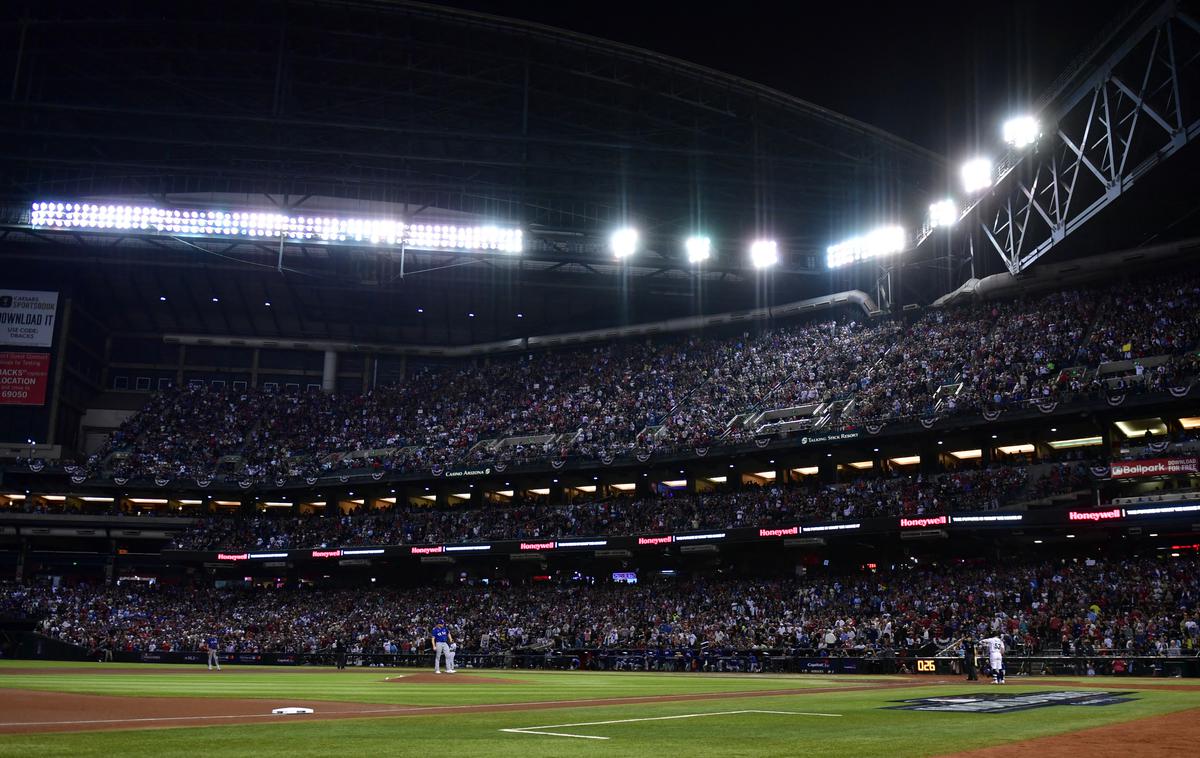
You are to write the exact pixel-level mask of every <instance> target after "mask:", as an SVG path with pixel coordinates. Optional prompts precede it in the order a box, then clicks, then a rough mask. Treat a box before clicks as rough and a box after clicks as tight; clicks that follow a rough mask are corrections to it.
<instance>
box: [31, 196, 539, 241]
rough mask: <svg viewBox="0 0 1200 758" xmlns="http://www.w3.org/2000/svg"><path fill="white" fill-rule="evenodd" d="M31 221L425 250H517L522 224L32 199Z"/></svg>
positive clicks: (57, 225) (75, 226)
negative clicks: (469, 223) (516, 226)
mask: <svg viewBox="0 0 1200 758" xmlns="http://www.w3.org/2000/svg"><path fill="white" fill-rule="evenodd" d="M29 223H30V225H31V226H36V227H43V228H48V229H85V230H96V231H113V232H118V231H120V232H140V233H143V234H161V235H165V236H190V237H209V236H213V237H243V238H249V239H262V238H264V237H265V238H276V239H278V238H283V239H288V240H292V241H308V242H314V243H325V244H339V243H340V244H349V245H353V244H371V245H404V246H406V247H409V248H417V249H423V250H471V251H476V250H478V251H498V252H504V253H519V252H521V251H522V249H523V247H524V242H523V233H522V231H521V230H520V229H505V228H501V227H497V226H455V225H450V224H406V223H404V222H403V221H396V220H393V219H356V218H332V217H318V216H288V215H285V214H282V213H253V212H241V211H236V212H227V211H206V210H195V211H190V210H178V209H172V208H156V207H152V206H130V205H94V204H92V203H48V202H38V203H34V204H33V205H32V207H31V208H30V213H29Z"/></svg>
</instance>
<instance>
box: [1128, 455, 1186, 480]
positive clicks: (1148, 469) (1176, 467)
mask: <svg viewBox="0 0 1200 758" xmlns="http://www.w3.org/2000/svg"><path fill="white" fill-rule="evenodd" d="M1198 464H1200V460H1198V459H1197V458H1195V457H1192V458H1148V459H1145V460H1140V461H1117V462H1114V463H1112V464H1110V465H1109V476H1111V477H1112V478H1113V479H1126V478H1133V477H1141V476H1162V475H1163V474H1195V473H1197V472H1198V471H1200V465H1198Z"/></svg>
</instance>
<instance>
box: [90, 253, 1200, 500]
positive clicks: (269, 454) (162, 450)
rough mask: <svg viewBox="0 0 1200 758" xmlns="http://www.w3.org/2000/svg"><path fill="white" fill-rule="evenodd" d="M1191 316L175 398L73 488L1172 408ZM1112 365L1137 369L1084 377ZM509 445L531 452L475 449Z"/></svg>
mask: <svg viewBox="0 0 1200 758" xmlns="http://www.w3.org/2000/svg"><path fill="white" fill-rule="evenodd" d="M1198 305H1200V279H1198V278H1197V277H1195V276H1185V277H1183V278H1182V279H1180V277H1178V276H1176V277H1175V278H1174V279H1163V278H1158V279H1150V280H1145V281H1141V282H1138V283H1135V284H1124V285H1123V286H1121V287H1112V288H1107V289H1086V290H1068V291H1061V292H1054V293H1051V294H1048V295H1043V296H1039V297H1033V298H1026V299H1019V300H1011V301H999V302H994V303H986V302H982V303H981V302H977V303H973V304H969V305H965V306H960V307H952V308H936V309H930V310H927V311H925V312H923V313H922V314H920V315H918V316H916V317H914V318H908V317H898V318H894V319H892V318H887V319H878V320H874V321H870V322H865V323H864V322H860V321H848V320H842V321H836V320H835V321H822V322H817V323H807V324H799V325H791V326H786V327H780V328H774V329H769V330H766V331H762V332H760V333H756V334H748V333H747V334H741V335H734V336H728V335H727V336H719V335H709V336H697V335H692V336H686V337H671V338H661V339H653V340H650V339H644V340H632V341H623V342H614V343H608V344H604V345H597V346H593V347H588V348H574V349H567V350H561V351H551V352H542V353H536V354H527V355H520V356H517V357H497V358H494V359H487V360H482V361H478V362H476V363H473V364H471V365H469V366H464V365H455V366H443V367H439V368H425V369H419V370H415V371H413V372H412V373H410V375H409V376H407V377H405V379H404V381H403V382H401V383H399V384H397V385H393V386H381V387H377V388H375V389H374V390H372V391H371V392H368V393H366V394H362V395H337V394H323V393H320V392H305V393H295V394H291V393H272V392H264V391H260V390H241V391H227V390H223V389H222V390H215V389H208V388H205V387H192V386H188V387H181V388H178V389H174V390H170V391H167V392H164V393H160V394H157V395H155V396H153V397H152V398H151V400H150V401H149V403H148V404H147V406H146V407H145V408H144V409H143V410H142V411H141V412H139V413H138V414H136V415H134V416H133V417H132V418H131V419H129V420H128V421H127V422H126V423H125V424H124V425H123V426H122V427H121V428H120V430H119V431H118V432H116V433H115V434H114V435H113V436H112V439H111V440H110V442H109V443H108V445H106V446H105V448H104V449H103V450H101V451H100V452H99V453H97V454H96V455H95V456H93V457H92V459H91V460H90V461H89V463H88V465H87V471H88V472H89V473H91V474H94V475H96V474H100V473H102V472H104V471H105V469H107V472H108V473H113V474H115V475H116V476H125V477H132V476H157V477H168V478H170V477H183V476H189V477H190V476H204V475H208V474H212V473H214V472H217V471H218V470H219V469H221V467H222V466H224V467H225V468H226V469H227V471H226V473H228V474H229V475H231V476H237V477H249V478H253V479H271V478H279V477H292V476H306V477H307V476H315V475H318V474H321V473H327V472H331V471H338V472H341V471H356V470H357V471H361V470H368V471H371V472H379V471H414V470H430V469H433V468H436V467H450V466H454V465H467V464H473V463H487V462H493V461H501V462H522V461H526V460H530V459H541V460H545V459H562V458H566V457H568V456H586V457H591V458H607V457H608V456H616V455H622V454H627V453H630V452H632V451H637V450H644V449H645V450H648V449H654V448H694V447H706V446H708V445H712V444H721V443H724V442H731V441H736V440H740V439H744V438H745V437H747V436H749V435H752V434H754V432H755V430H754V429H752V428H747V427H745V426H739V424H738V423H736V422H735V420H736V419H738V418H741V419H742V420H743V421H744V420H745V417H744V416H741V414H747V413H748V412H750V411H755V410H767V409H772V408H781V407H791V406H795V405H804V404H818V405H820V404H827V405H828V407H829V408H834V410H833V411H831V412H830V416H829V418H828V423H829V424H830V425H831V426H833V427H836V426H837V425H844V424H859V423H864V422H879V421H891V420H911V419H914V418H917V417H928V416H935V415H951V414H955V413H961V412H966V411H980V410H984V411H994V410H1002V409H1004V408H1008V407H1013V406H1016V405H1020V404H1022V403H1026V402H1030V401H1039V402H1040V401H1057V400H1061V399H1066V398H1069V397H1071V396H1074V395H1077V394H1080V393H1089V392H1090V393H1105V392H1106V393H1112V392H1125V391H1131V390H1162V389H1170V388H1174V387H1178V386H1182V385H1186V384H1188V383H1190V382H1191V381H1193V380H1194V379H1195V377H1196V376H1197V374H1200V362H1198V360H1197V356H1196V355H1195V353H1194V352H1193V349H1194V348H1195V347H1196V346H1197V343H1198V341H1200V308H1198V307H1197V306H1198ZM1162 355H1166V356H1170V357H1169V358H1167V359H1165V360H1164V359H1157V360H1155V361H1152V362H1151V361H1146V359H1147V358H1149V357H1155V356H1162ZM1114 360H1129V361H1131V363H1130V364H1129V366H1128V367H1124V368H1123V367H1122V366H1121V365H1120V364H1114V367H1113V370H1112V371H1108V370H1105V371H1104V372H1103V373H1101V372H1098V371H1097V368H1098V367H1100V366H1101V364H1104V363H1106V362H1111V361H1114ZM1142 361H1146V363H1145V364H1144V363H1143V362H1142ZM1147 364H1152V365H1147ZM830 401H837V402H836V403H831V402H830ZM523 436H527V437H530V438H533V441H530V442H528V443H527V444H522V445H513V446H506V447H504V448H498V447H495V446H493V445H491V444H488V441H490V440H497V439H500V438H508V437H523Z"/></svg>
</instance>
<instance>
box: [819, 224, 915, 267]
mask: <svg viewBox="0 0 1200 758" xmlns="http://www.w3.org/2000/svg"><path fill="white" fill-rule="evenodd" d="M907 245H908V236H907V235H906V234H905V232H904V228H903V227H900V226H881V227H879V228H878V229H874V230H872V231H870V232H868V233H866V234H864V235H862V236H859V237H853V238H851V239H848V240H846V241H845V242H839V243H838V244H836V245H830V246H829V247H828V248H826V250H825V265H827V266H828V267H829V268H838V267H840V266H845V265H847V264H850V263H854V262H856V261H864V260H867V259H870V258H880V257H883V256H885V255H895V254H896V253H901V252H904V248H905V247H907Z"/></svg>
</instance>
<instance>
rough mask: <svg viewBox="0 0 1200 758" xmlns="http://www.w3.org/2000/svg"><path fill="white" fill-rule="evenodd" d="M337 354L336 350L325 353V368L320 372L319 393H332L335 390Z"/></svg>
mask: <svg viewBox="0 0 1200 758" xmlns="http://www.w3.org/2000/svg"><path fill="white" fill-rule="evenodd" d="M337 365H338V354H337V351H336V350H326V351H325V368H324V369H322V371H321V391H322V392H325V393H327V394H328V393H330V392H333V391H334V390H335V389H337Z"/></svg>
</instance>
